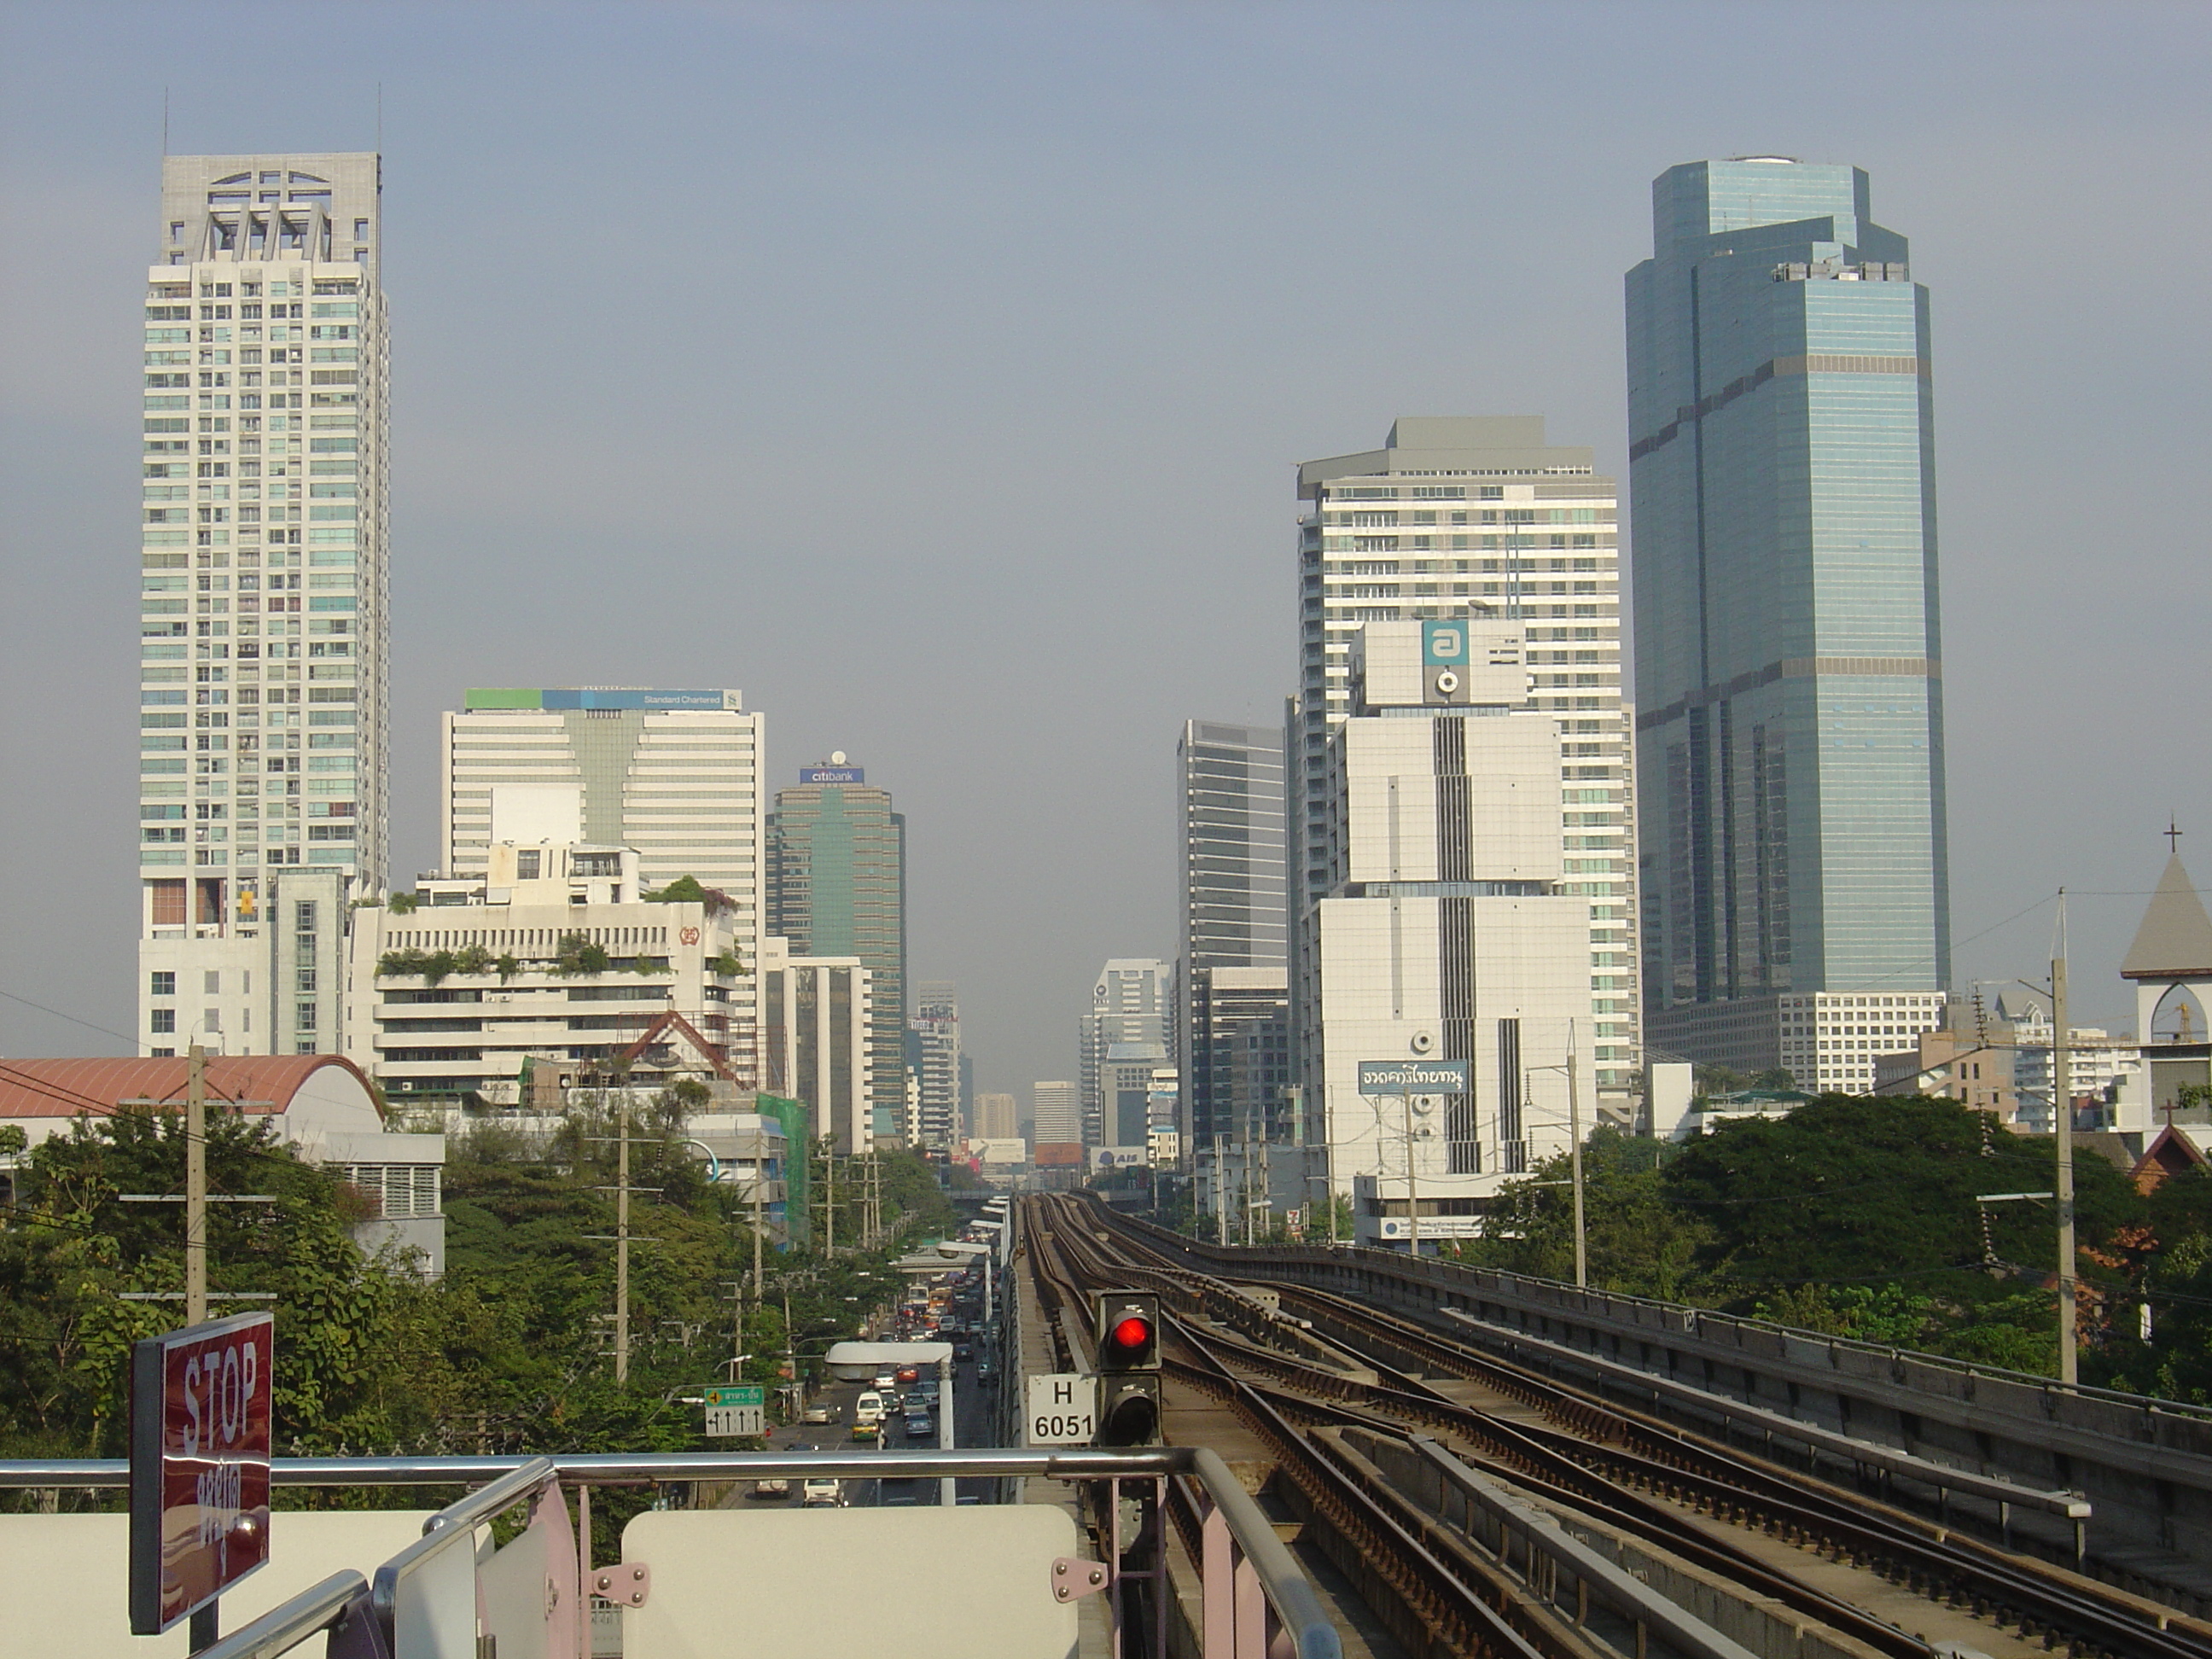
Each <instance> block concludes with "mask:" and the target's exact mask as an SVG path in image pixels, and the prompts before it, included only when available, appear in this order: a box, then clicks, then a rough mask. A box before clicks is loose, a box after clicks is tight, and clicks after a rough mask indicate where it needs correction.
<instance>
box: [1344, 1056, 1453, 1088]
mask: <svg viewBox="0 0 2212 1659" xmlns="http://www.w3.org/2000/svg"><path fill="white" fill-rule="evenodd" d="M1359 1092H1360V1093H1361V1094H1363V1095H1463V1094H1465V1093H1466V1092H1467V1062H1466V1061H1465V1060H1361V1061H1360V1062H1359Z"/></svg>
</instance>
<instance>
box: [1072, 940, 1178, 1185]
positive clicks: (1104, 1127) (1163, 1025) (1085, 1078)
mask: <svg viewBox="0 0 2212 1659" xmlns="http://www.w3.org/2000/svg"><path fill="white" fill-rule="evenodd" d="M1175 1040H1176V1017H1175V969H1174V967H1173V966H1172V965H1171V964H1170V963H1164V962H1162V961H1160V960H1159V959H1158V957H1115V958H1113V959H1112V960H1111V961H1109V963H1107V964H1106V965H1105V966H1104V967H1103V968H1101V969H1099V970H1098V978H1097V982H1096V983H1095V984H1093V985H1092V986H1091V1006H1090V1008H1089V1009H1088V1010H1087V1011H1086V1012H1085V1014H1084V1016H1083V1018H1082V1020H1081V1022H1080V1024H1079V1027H1078V1030H1077V1037H1076V1050H1077V1056H1078V1060H1079V1072H1080V1073H1081V1077H1080V1086H1081V1091H1082V1092H1081V1096H1080V1100H1081V1107H1082V1113H1083V1119H1082V1121H1083V1144H1084V1145H1085V1146H1114V1145H1115V1144H1117V1143H1116V1142H1115V1141H1114V1140H1113V1139H1110V1137H1111V1136H1112V1134H1113V1133H1115V1124H1114V1119H1113V1115H1112V1114H1111V1112H1110V1110H1109V1102H1108V1100H1107V1098H1106V1083H1105V1076H1104V1067H1105V1064H1106V1058H1107V1055H1108V1054H1109V1051H1110V1050H1112V1049H1113V1048H1115V1047H1117V1046H1126V1045H1128V1044H1139V1045H1145V1046H1146V1048H1147V1051H1148V1054H1149V1057H1150V1058H1151V1059H1152V1060H1153V1061H1154V1062H1155V1063H1158V1064H1163V1065H1173V1064H1174V1063H1175V1051H1174V1043H1175ZM1137 1057H1138V1056H1137V1055H1136V1054H1134V1052H1132V1053H1131V1054H1127V1055H1124V1056H1123V1058H1125V1059H1134V1058H1137ZM1039 1138H1040V1139H1042V1131H1040V1132H1039Z"/></svg>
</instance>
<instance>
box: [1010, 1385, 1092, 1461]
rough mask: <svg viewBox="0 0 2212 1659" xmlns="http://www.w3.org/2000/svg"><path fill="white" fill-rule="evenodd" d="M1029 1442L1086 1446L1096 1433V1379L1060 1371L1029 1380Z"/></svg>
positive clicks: (1040, 1444)
mask: <svg viewBox="0 0 2212 1659" xmlns="http://www.w3.org/2000/svg"><path fill="white" fill-rule="evenodd" d="M1029 1407H1030V1409H1029V1415H1028V1419H1027V1422H1028V1427H1029V1443H1030V1445H1032V1446H1087V1445H1089V1444H1090V1443H1091V1437H1092V1436H1093V1435H1095V1434H1097V1432H1098V1379H1097V1377H1095V1376H1085V1374H1084V1373H1082V1372H1080V1371H1062V1372H1057V1373H1054V1374H1053V1375H1050V1376H1032V1377H1031V1378H1030V1380H1029Z"/></svg>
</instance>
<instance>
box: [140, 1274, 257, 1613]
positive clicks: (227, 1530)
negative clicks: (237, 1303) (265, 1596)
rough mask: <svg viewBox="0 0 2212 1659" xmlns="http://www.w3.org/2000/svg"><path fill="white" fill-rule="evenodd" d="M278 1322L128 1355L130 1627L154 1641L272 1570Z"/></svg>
mask: <svg viewBox="0 0 2212 1659" xmlns="http://www.w3.org/2000/svg"><path fill="white" fill-rule="evenodd" d="M275 1330H276V1328H275V1322H274V1321H273V1320H271V1318H270V1316H269V1315H267V1314H265V1313H259V1314H242V1315H240V1316H238V1317H237V1318H235V1319H218V1320H214V1321H211V1322H209V1323H207V1324H204V1325H194V1326H191V1327H190V1328H186V1329H185V1330H181V1331H171V1332H170V1333H169V1334H167V1335H166V1336H155V1337H149V1338H148V1339H147V1340H144V1341H143V1342H141V1343H139V1344H138V1345H137V1347H136V1348H135V1349H134V1350H133V1351H132V1353H131V1632H132V1633H133V1634H134V1635H138V1636H154V1635H158V1634H159V1633H160V1632H162V1631H165V1630H167V1629H168V1628H169V1627H170V1626H172V1625H174V1624H175V1623H177V1621H178V1620H181V1619H184V1618H185V1617H186V1616H188V1615H189V1614H191V1613H194V1612H196V1611H197V1609H199V1608H200V1607H204V1606H206V1605H207V1603H208V1602H210V1601H213V1600H214V1599H215V1598H216V1596H218V1595H221V1594H222V1592H223V1591H224V1590H225V1589H228V1587H229V1586H230V1585H232V1584H234V1583H237V1582H238V1581H239V1580H240V1579H241V1578H243V1577H246V1575H247V1574H248V1573H250V1572H252V1571H255V1570H257V1569H258V1568H260V1567H264V1566H266V1565H268V1562H269V1455H270V1376H271V1373H272V1372H273V1371H274V1370H275V1369H276V1334H275Z"/></svg>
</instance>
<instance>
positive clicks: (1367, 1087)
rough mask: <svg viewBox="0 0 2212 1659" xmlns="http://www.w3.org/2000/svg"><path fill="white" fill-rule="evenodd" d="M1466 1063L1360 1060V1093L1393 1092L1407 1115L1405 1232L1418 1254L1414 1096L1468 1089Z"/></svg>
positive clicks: (1378, 1176) (1378, 1160)
mask: <svg viewBox="0 0 2212 1659" xmlns="http://www.w3.org/2000/svg"><path fill="white" fill-rule="evenodd" d="M1467 1079H1468V1062H1467V1061H1465V1060H1361V1061H1360V1062H1359V1092H1360V1093H1361V1094H1363V1095H1385V1096H1388V1095H1395V1096H1397V1097H1398V1104H1399V1106H1400V1107H1401V1109H1403V1110H1404V1112H1405V1114H1406V1231H1407V1237H1408V1238H1410V1239H1411V1241H1412V1246H1413V1254H1414V1255H1420V1253H1421V1200H1420V1195H1419V1188H1418V1187H1417V1185H1416V1182H1415V1176H1414V1172H1413V1097H1414V1096H1415V1095H1417V1094H1419V1095H1430V1094H1434V1095H1463V1094H1465V1093H1466V1092H1467ZM1375 1172H1376V1186H1377V1187H1378V1188H1379V1187H1380V1186H1381V1184H1382V1173H1383V1161H1382V1158H1380V1156H1379V1155H1378V1156H1377V1158H1376V1161H1375Z"/></svg>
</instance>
